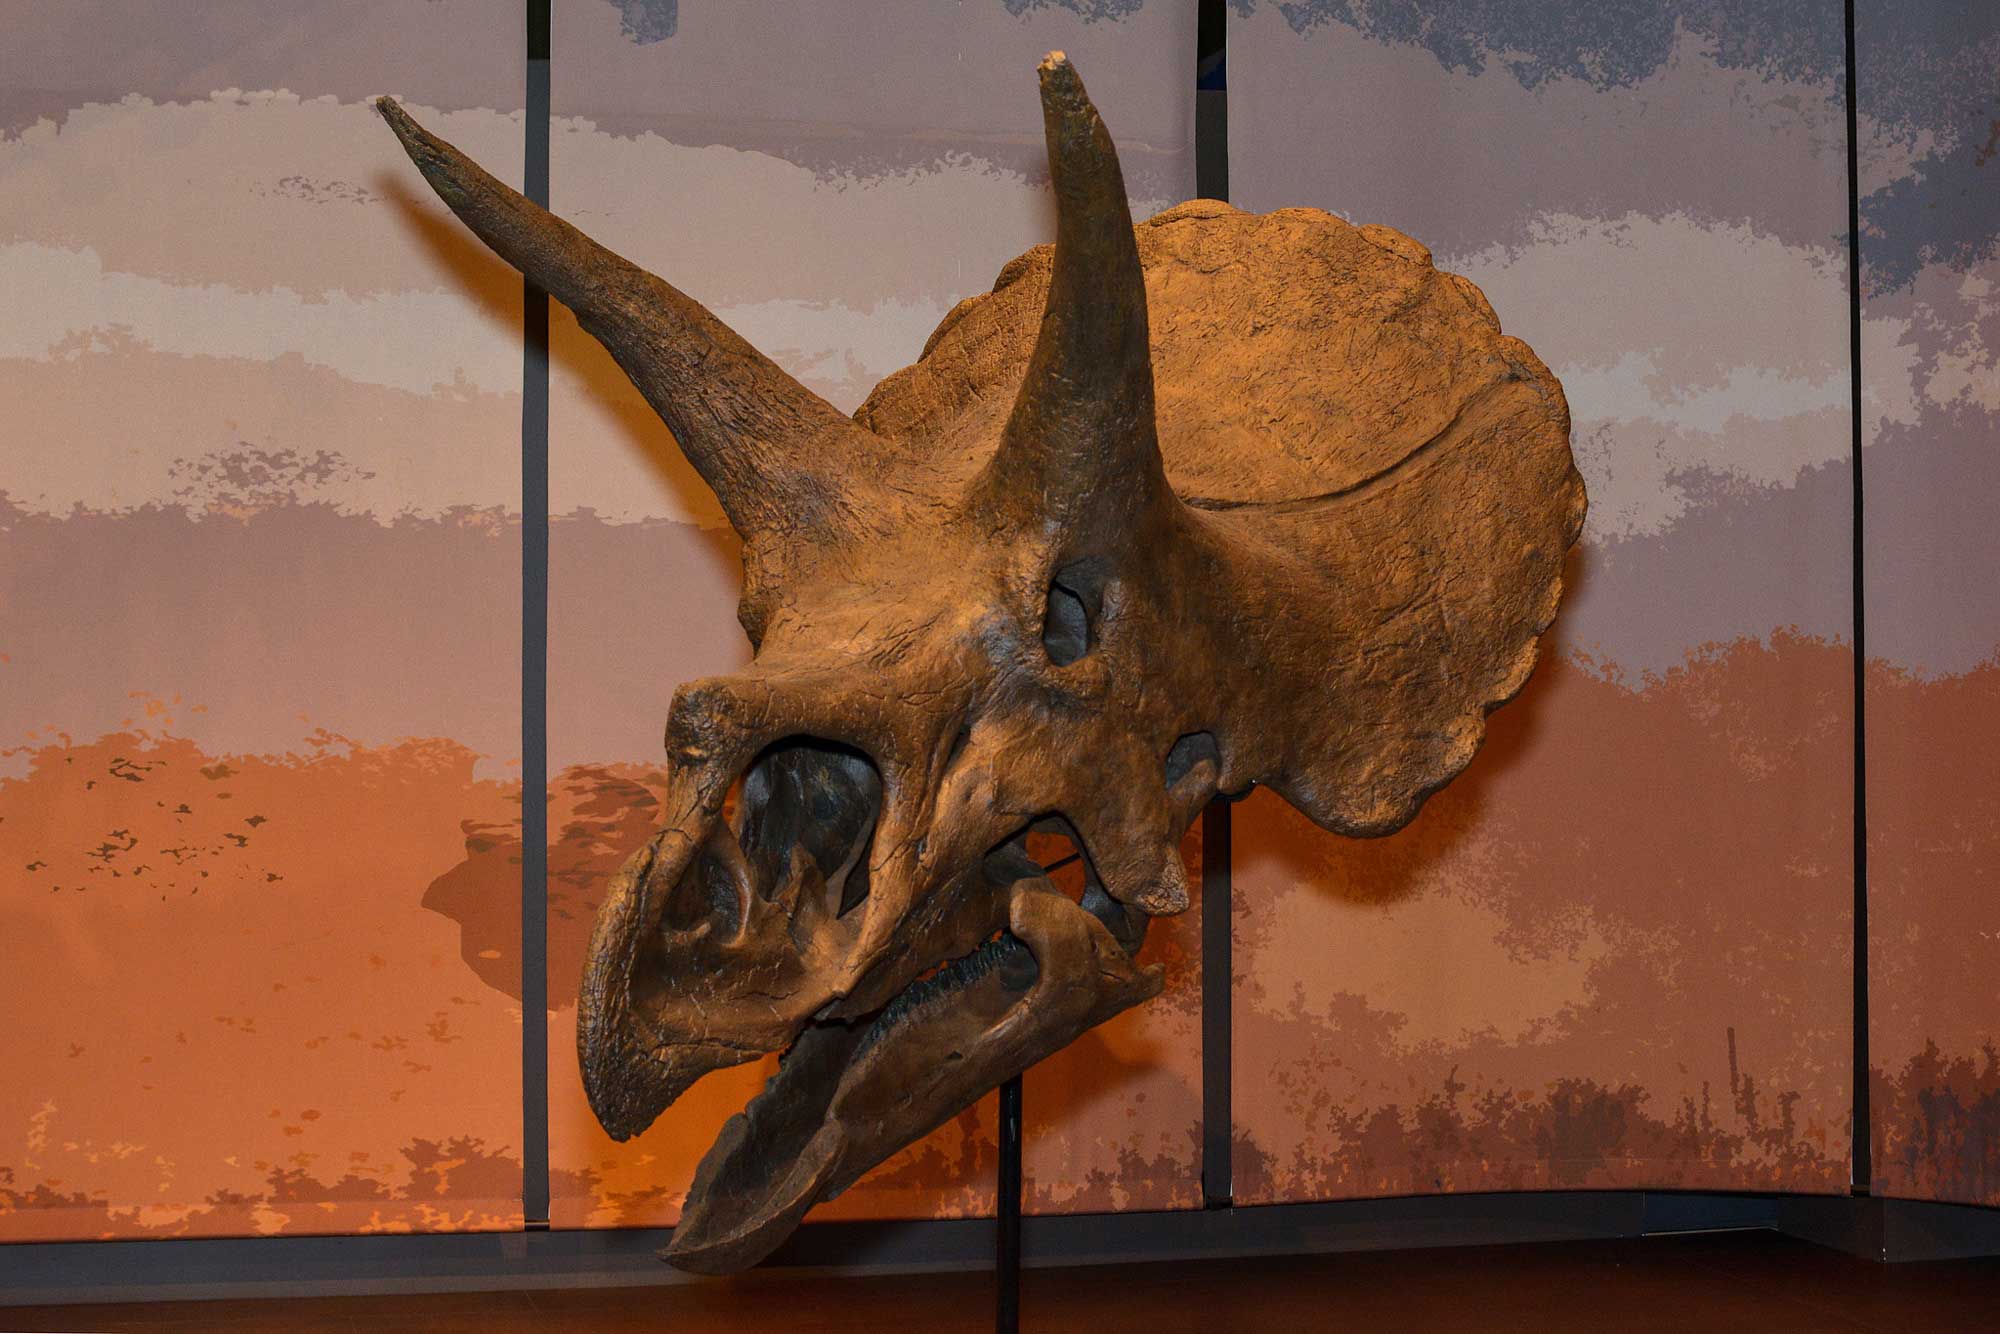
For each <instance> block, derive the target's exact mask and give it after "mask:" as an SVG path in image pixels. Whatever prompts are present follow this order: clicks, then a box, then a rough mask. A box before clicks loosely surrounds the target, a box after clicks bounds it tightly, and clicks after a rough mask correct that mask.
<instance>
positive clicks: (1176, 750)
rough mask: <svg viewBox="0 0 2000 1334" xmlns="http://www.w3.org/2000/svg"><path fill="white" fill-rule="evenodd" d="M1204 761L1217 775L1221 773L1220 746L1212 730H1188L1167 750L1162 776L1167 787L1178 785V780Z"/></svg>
mask: <svg viewBox="0 0 2000 1334" xmlns="http://www.w3.org/2000/svg"><path fill="white" fill-rule="evenodd" d="M1204 761H1206V762H1207V764H1208V765H1209V767H1210V768H1212V769H1214V770H1215V773H1216V775H1217V776H1218V777H1220V776H1221V773H1222V747H1221V746H1219V745H1217V744H1216V740H1215V733H1213V732H1189V733H1187V734H1186V735H1184V736H1182V737H1181V738H1180V739H1179V740H1178V741H1176V742H1174V744H1173V748H1172V749H1171V750H1169V751H1168V752H1167V762H1166V766H1165V772H1164V774H1163V777H1164V778H1165V780H1166V785H1167V787H1168V788H1169V789H1172V788H1174V787H1177V786H1179V784H1180V781H1181V780H1182V779H1183V778H1186V777H1187V776H1188V775H1189V774H1191V773H1193V772H1194V771H1195V769H1196V768H1197V767H1199V766H1200V765H1201V764H1202V763H1203V762H1204Z"/></svg>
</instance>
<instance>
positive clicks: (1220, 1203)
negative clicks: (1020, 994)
mask: <svg viewBox="0 0 2000 1334" xmlns="http://www.w3.org/2000/svg"><path fill="white" fill-rule="evenodd" d="M1197 14H1198V18H1197V21H1196V29H1197V31H1196V39H1195V47H1196V55H1195V68H1196V71H1197V78H1198V81H1199V82H1201V83H1202V85H1203V86H1202V87H1198V88H1197V89H1196V92H1195V95H1194V102H1195V135H1194V137H1195V194H1197V195H1199V196H1200V197H1201V198H1203V199H1223V200H1226V199H1228V197H1229V102H1228V96H1229V95H1228V93H1227V91H1226V88H1227V69H1226V66H1225V65H1224V63H1223V62H1224V61H1225V59H1226V57H1227V54H1228V31H1229V29H1228V15H1227V13H1226V12H1225V11H1224V7H1223V0H1201V4H1200V8H1199V10H1198V11H1197ZM1201 71H1216V72H1219V73H1220V75H1221V77H1220V78H1217V77H1215V75H1214V74H1210V75H1209V77H1207V78H1206V79H1202V78H1201V75H1200V72H1201ZM1217 84H1221V85H1222V86H1221V87H1217V86H1216V85H1217ZM1232 888H1233V887H1232V885H1231V882H1230V808H1229V801H1228V799H1227V798H1224V797H1217V798H1216V799H1215V800H1214V801H1211V802H1210V803H1209V804H1208V807H1207V809H1206V810H1204V811H1203V812H1202V816H1201V1201H1202V1206H1203V1207H1204V1208H1207V1209H1226V1208H1228V1207H1229V1206H1230V1205H1231V1203H1232V1202H1233V1201H1234V1198H1235V1182H1234V1178H1233V1175H1232V1170H1231V1164H1230V1143H1231V1140H1232V1139H1233V1138H1234V1131H1235V1109H1234V1107H1233V1106H1232V1103H1231V1097H1232V1094H1233V1091H1234V1087H1233V1086H1234V1078H1235V1076H1234V1071H1233V1067H1234V1060H1233V1057H1232V1054H1231V1053H1232V1051H1233V1047H1232V1029H1233V1027H1234V1015H1233V1010H1232V1006H1231V1002H1232V999H1233V997H1232V990H1233V987H1234V985H1235V972H1236V969H1235V962H1234V957H1233V954H1232V944H1233V941H1232V937H1231V934H1230V932H1231V925H1232V921H1233V919H1234V917H1235V910H1234V909H1235V896H1234V894H1233V893H1232Z"/></svg>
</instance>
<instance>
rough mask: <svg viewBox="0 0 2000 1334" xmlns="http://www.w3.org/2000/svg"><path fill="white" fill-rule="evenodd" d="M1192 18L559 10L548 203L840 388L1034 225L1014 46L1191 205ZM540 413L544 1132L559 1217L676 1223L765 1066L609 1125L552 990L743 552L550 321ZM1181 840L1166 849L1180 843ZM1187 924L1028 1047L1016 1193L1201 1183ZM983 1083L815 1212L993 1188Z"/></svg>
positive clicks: (1066, 9) (837, 397)
mask: <svg viewBox="0 0 2000 1334" xmlns="http://www.w3.org/2000/svg"><path fill="white" fill-rule="evenodd" d="M1194 37H1195V33H1194V13H1193V9H1192V7H1191V6H1188V7H1183V6H1175V5H1149V6H1146V7H1145V8H1144V9H1143V10H1141V9H1140V7H1139V6H1137V5H1111V6H1107V5H1099V4H1027V3H1021V0H981V2H980V3H969V4H942V3H932V2H931V0H893V2H891V3H877V4H869V5H867V6H854V5H847V4H838V3H833V2H832V0H816V2H815V3H805V4H795V5H787V6H784V7H782V8H781V9H780V8H776V7H765V6H751V5H738V4H733V3H724V0H702V2H701V3H693V2H692V0H689V2H687V3H681V4H678V5H675V4H642V3H627V4H624V5H622V6H621V5H611V4H603V3H593V4H579V5H565V6H562V7H560V8H559V10H558V12H557V13H556V16H555V32H554V39H553V51H552V56H553V59H552V64H551V71H552V80H553V108H554V113H555V121H554V126H553V147H552V151H551V173H552V193H553V202H554V205H555V208H556V210H557V211H558V212H560V213H562V214H563V215H564V216H566V217H569V218H571V219H573V220H574V221H575V222H576V223H577V224H578V225H579V226H582V227H584V228H585V229H586V230H589V231H590V232H592V233H593V234H594V235H595V236H597V237H598V238H599V239H601V240H602V241H604V242H605V243H606V244H608V245H610V246H611V247H612V248H613V249H615V250H618V251H620V252H621V253H623V254H625V255H626V256H628V257H630V258H632V259H634V260H636V261H637V262H639V263H641V264H643V265H645V266H647V267H648V268H650V269H652V270H654V271H655V272H657V273H659V274H661V275H662V276H663V277H665V278H667V279H668V280H669V281H670V282H673V283H675V284H677V285H679V286H681V287H683V288H684V289H685V290H686V291H688V292H689V293H690V294H691V295H692V296H694V297H695V298H696V299H697V300H700V301H702V302H703V303H705V304H706V305H708V306H709V307H710V308H711V309H713V310H715V311H716V313H717V314H718V315H720V316H721V317H722V318H723V319H724V320H725V321H727V322H728V323H729V324H730V325H731V326H732V327H734V328H735V329H736V330H738V331H739V332H740V333H742V334H743V335H744V336H745V337H747V338H749V339H750V340H751V341H752V342H753V343H755V344H756V345H757V346H759V347H760V348H762V349H763V350H764V351H765V352H767V353H769V354H770V355H771V356H773V357H774V358H776V359H777V361H778V362H779V363H780V364H781V365H783V366H784V367H785V368H786V369H787V370H789V371H790V372H791V373H792V374H794V375H796V376H798V377H799V378H800V379H802V380H803V381H804V382H805V383H806V384H807V385H808V386H810V387H811V388H812V389H814V390H815V391H817V392H818V393H820V394H822V395H823V396H825V397H826V398H827V399H828V400H829V401H831V402H832V403H834V404H835V405H836V406H838V407H840V408H842V409H844V410H851V409H853V408H854V407H856V406H858V405H859V404H860V402H861V400H862V399H863V398H864V397H865V396H866V395H867V393H868V391H869V390H870V389H871V388H872V387H873V386H874V384H875V383H876V381H878V380H879V379H881V378H882V377H883V376H885V375H887V374H889V373H890V372H891V371H894V370H897V369H899V368H900V367H902V366H904V365H907V364H908V363H910V362H911V361H914V360H915V359H916V358H917V356H918V354H919V353H920V352H921V351H922V348H923V344H924V340H925V339H926V338H927V337H928V336H929V334H930V332H931V330H932V329H933V328H935V327H936V325H937V323H938V321H939V320H940V319H942V318H943V317H944V315H945V313H946V312H947V311H949V310H950V309H951V308H952V306H953V305H955V304H956V303H957V302H958V300H959V299H960V298H961V297H964V296H967V295H970V294H971V293H974V292H978V291H983V290H985V289H986V288H988V287H989V286H990V285H991V284H992V281H993V278H994V276H995V275H996V274H997V273H998V272H999V270H1000V267H1001V265H1002V264H1004V263H1005V262H1006V261H1007V260H1009V259H1011V258H1012V257H1013V256H1015V255H1016V254H1018V253H1020V252H1021V251H1023V250H1025V249H1027V248H1028V247H1030V246H1032V245H1035V244H1038V243H1040V242H1043V241H1045V240H1048V239H1049V238H1050V237H1051V236H1052V235H1053V230H1054V216H1053V208H1052V205H1051V203H1050V201H1049V199H1048V196H1047V190H1046V182H1047V175H1046V173H1047V164H1046V152H1045V149H1044V146H1043V139H1042V129H1041V112H1040V105H1039V102H1038V100H1037V93H1036V78H1035V72H1034V71H1035V65H1036V62H1037V61H1038V60H1039V59H1040V58H1041V56H1042V54H1043V53H1044V52H1046V51H1048V50H1050V49H1051V48H1057V47H1060V48H1064V49H1066V50H1068V51H1069V52H1070V54H1071V55H1072V56H1073V57H1074V58H1075V59H1076V60H1077V62H1078V65H1079V67H1080V68H1081V69H1082V70H1083V71H1084V73H1085V77H1086V78H1087V79H1088V80H1089V83H1090V88H1091V91H1092V94H1093V96H1094V97H1095V98H1096V100H1097V102H1098V105H1099V106H1100V107H1101V108H1103V111H1104V114H1105V116H1106V118H1107V121H1108V123H1109V124H1110V126H1111V128H1112V131H1113V133H1114V134H1115V135H1116V137H1117V140H1118V144H1119V149H1120V152H1121V155H1122V158H1123V161H1124V165H1125V171H1126V181H1127V183H1128V185H1129V187H1130V189H1131V192H1132V195H1133V201H1134V211H1135V213H1137V214H1138V215H1139V216H1142V217H1143V216H1146V215H1148V214H1150V213H1152V212H1154V211H1157V210H1158V209H1160V208H1162V207H1165V206H1167V205H1169V204H1173V203H1177V202H1179V201H1180V200H1182V199H1185V198H1187V197H1189V196H1190V195H1192V194H1193V193H1194V163H1193V151H1192V143H1193V70H1194V64H1195V52H1194ZM553 343H554V362H555V365H554V370H553V376H552V382H551V393H552V406H551V414H550V416H551V421H550V441H551V443H550V453H551V482H550V486H551V502H550V509H551V513H552V515H553V528H552V534H551V570H550V603H551V608H552V611H551V624H550V640H551V643H550V669H549V678H550V680H549V746H550V770H551V784H550V800H551V803H552V804H551V809H550V822H549V824H550V840H551V848H550V867H549V875H550V882H549V911H550V917H549V940H550V961H549V979H550V983H549V1006H550V1015H549V1126H550V1162H551V1167H552V1170H553V1172H554V1181H553V1202H552V1205H551V1213H552V1215H553V1220H552V1221H553V1222H554V1223H555V1225H556V1226H558V1227H576V1226H599V1225H619V1224H642V1223H643V1224H657V1223H671V1222H672V1221H674V1219H675V1218H677V1217H678V1215H679V1210H680V1202H681V1198H682V1195H683V1193H684V1192H685V1190H686V1187H687V1184H688V1182H689V1181H690V1180H691V1178H692V1176H693V1171H694V1166H695V1164H696V1162H697V1161H698V1160H699V1158H700V1156H701V1154H702V1153H703V1152H705V1151H706V1149H707V1147H708V1145H709V1143H710V1142H711V1141H712V1140H713V1138H714V1136H715V1134H716V1132H717V1131H718V1130H719V1129H720V1128H721V1125H722V1122H723V1121H724V1120H725V1119H726V1118H727V1117H728V1116H729V1115H730V1114H731V1113H733V1112H735V1111H737V1110H739V1109H740V1108H741V1107H742V1106H743V1104H744V1103H745V1102H747V1101H748V1100H749V1098H750V1097H751V1096H752V1095H753V1094H754V1093H755V1092H756V1091H757V1090H758V1089H759V1088H760V1087H762V1084H763V1081H764V1080H765V1079H766V1078H768V1076H769V1075H770V1073H771V1068H772V1063H770V1062H766V1063H761V1064H756V1065H751V1066H745V1067H740V1068H738V1069H736V1070H733V1071H725V1072H721V1073H718V1074H715V1075H712V1076H710V1077H709V1078H708V1079H706V1080H704V1081H703V1082H702V1083H701V1084H699V1085H697V1086H696V1087H695V1088H694V1089H693V1090H692V1091H691V1092H690V1093H689V1094H688V1095H686V1096H685V1097H684V1098H683V1099H682V1101H681V1102H680V1103H679V1104H677V1105H676V1106H675V1107H674V1108H672V1109H670V1110H669V1111H668V1113H667V1114H666V1115H665V1116H663V1117H662V1118H661V1120H660V1122H659V1123H658V1124H657V1125H656V1126H655V1127H654V1128H653V1129H652V1130H651V1131H650V1132H649V1133H647V1134H646V1135H644V1136H642V1137H640V1138H638V1139H636V1140H634V1141H632V1142H630V1143H627V1144H624V1145H616V1144H613V1143H612V1142H611V1141H610V1140H609V1139H607V1138H606V1137H605V1135H604V1134H603V1132H602V1131H601V1130H600V1129H599V1128H598V1126H597V1124H596V1121H595V1120H594V1119H593V1118H592V1117H591V1115H590V1112H589V1109H588V1107H587V1106H586V1105H585V1102H584V1098H583V1092H582V1088H581V1081H580V1079H579V1077H578V1074H577V1066H576V1057H575V1032H576V986H577V981H578V976H579V973H580V971H581V965H582V957H583V951H584V946H585V943H586V941H587V938H588V933H589V927H590V921H591V918H592V916H593V915H594V913H595V909H596V904H597V895H598V893H599V891H600V889H601V887H602V886H603V884H604V882H605V881H606V879H607V878H608V877H609V875H610V874H611V872H612V871H613V870H615V869H616V867H617V866H618V865H619V864H620V863H621V862H622V861H623V860H624V859H625V857H626V856H627V855H629V853H630V852H631V851H632V850H633V849H634V848H636V847H637V846H638V845H639V844H640V843H641V842H642V841H643V840H644V839H645V838H646V837H647V836H648V834H649V833H650V832H651V831H652V829H653V828H654V827H655V825H656V823H657V821H658V817H659V805H658V793H659V791H660V785H661V780H662V777H663V775H662V773H661V771H660V767H659V766H660V763H661V758H662V752H661V741H660V738H661V734H662V729H663V726H664V723H665V720H666V715H667V709H668V705H669V702H670V701H671V699H672V696H673V692H674V688H675V687H676V686H677V685H679V684H680V683H681V682H682V681H685V680H688V679H691V678H693V677H697V676H702V675H707V674H711V673H715V672H720V671H727V670H731V669H732V668H734V667H735V666H737V665H738V664H740V663H742V662H743V661H744V660H745V659H746V658H747V656H748V645H747V643H746V642H745V640H744V637H743V633H742V631H741V630H740V629H739V628H738V627H737V625H736V620H735V603H736V594H737V585H738V570H737V546H736V541H735V538H734V536H733V534H732V533H731V532H730V531H729V529H728V527H727V526H726V524H725V523H724V521H723V518H722V515H721V512H720V510H719V508H718V507H717V505H716V502H715V499H714V497H713V496H712V495H711V494H710V493H709V492H708V491H707V489H706V488H705V487H704V486H703V484H702V483H701V482H700V480H699V479H698V478H696V477H695V475H694V474H693V472H692V470H691V469H689V468H688V466H687V465H686V464H685V463H684V462H683V461H682V459H681V457H680V455H679V453H678V452H677V450H676V449H675V447H674V445H673V442H672V439H671V437H670V436H669V435H668V434H667V433H666V431H665V429H664V428H663V427H661V425H660V424H659V422H658V420H657V419H656V418H655V417H654V416H653V414H652V412H651V410H650V409H649V408H647V407H646V406H645V404H644V403H643V402H642V401H641V400H640V398H639V397H638V395H637V393H636V392H635V391H634V390H633V389H632V388H631V386H630V385H629V383H628V382H627V381H626V379H625V377H624V375H623V374H622V373H621V372H620V371H619V370H618V369H617V368H616V366H615V365H614V364H613V363H612V361H611V359H610V358H609V356H608V355H606V354H605V353H604V352H603V351H602V350H601V349H600V348H599V347H598V345H597V344H596V343H595V342H594V341H592V340H591V339H590V338H589V337H588V336H586V335H584V334H582V333H581V332H580V331H579V330H578V329H577V327H576V324H575V322H574V320H573V319H571V318H570V316H569V314H568V312H566V311H562V310H557V311H556V312H555V314H554V333H553ZM1191 851H1192V850H1191ZM1197 917H1198V914H1197V913H1193V912H1191V913H1189V914H1187V915H1186V916H1185V917H1183V918H1182V919H1180V920H1177V921H1171V922H1163V923H1161V924H1159V926H1158V927H1156V928H1155V939H1154V941H1153V942H1152V944H1151V945H1150V946H1149V948H1150V949H1151V950H1153V951H1154V954H1153V955H1152V956H1151V957H1156V958H1162V959H1165V960H1166V961H1167V962H1168V964H1169V967H1170V970H1171V971H1170V981H1169V987H1168V991H1167V994H1166V995H1165V996H1163V997H1162V998H1160V999H1159V1000H1157V1001H1155V1002H1153V1003H1151V1004H1149V1005H1147V1006H1144V1007H1141V1009H1139V1010H1137V1011H1134V1012H1131V1013H1129V1014H1127V1015H1125V1016H1123V1017H1121V1018H1120V1019H1118V1020H1117V1021H1115V1022H1113V1023H1112V1024H1109V1025H1107V1026H1105V1027H1103V1028H1100V1029H1098V1030H1096V1031H1094V1032H1093V1033H1091V1034H1089V1035H1088V1036H1086V1037H1085V1038H1084V1039H1083V1040H1082V1041H1080V1042H1079V1043H1077V1044H1076V1045H1075V1046H1074V1047H1072V1048H1071V1049H1069V1050H1068V1051H1066V1052H1064V1053H1063V1054H1061V1055H1060V1056H1058V1057H1056V1058H1054V1059H1053V1060H1051V1061H1049V1062H1046V1063H1045V1064H1044V1065H1042V1066H1040V1067H1038V1068H1037V1069H1036V1070H1035V1071H1034V1072H1033V1073H1032V1074H1031V1075H1030V1076H1029V1077H1028V1081H1027V1089H1026V1107H1027V1115H1028V1150H1027V1163H1026V1175H1027V1179H1028V1190H1029V1203H1030V1207H1031V1208H1037V1209H1043V1210H1050V1209H1054V1210H1084V1209H1111V1208H1164V1207H1173V1206H1183V1205H1188V1204H1192V1203H1194V1202H1196V1201H1197V1200H1198V1198H1199V1185H1198V1177H1199V1152H1198V1138H1199V1120H1200V1105H1201V1097H1200V1061H1201V1053H1200V1045H1199V1019H1198V1009H1199V1002H1198V996H1197V987H1196V982H1197V977H1198V972H1199V966H1198V961H1197V960H1196V959H1195V958H1194V951H1195V950H1196V945H1197V942H1198V940H1199V938H1200V923H1199V921H1198V920H1197ZM993 1122H994V1112H993V1100H992V1099H990V1098H989V1099H988V1100H986V1102H985V1103H983V1104H982V1105H980V1106H978V1107H976V1108H974V1109H972V1110H970V1111H968V1112H966V1113H965V1114H963V1115H962V1116H960V1117H959V1118H958V1119H957V1120H956V1121H955V1122H954V1123H952V1124H948V1125H946V1126H945V1127H943V1128H942V1129H941V1130H939V1131H938V1132H937V1133H936V1134H934V1135H932V1136H930V1137H929V1138H928V1139H926V1140H924V1141H923V1142H921V1143H919V1144H917V1145H914V1146H912V1147H911V1148H910V1149H908V1150H906V1151H905V1152H904V1153H902V1154H900V1155H898V1156H897V1157H896V1158H894V1159H892V1160H891V1161H889V1162H888V1163H886V1164H884V1165H883V1166H882V1167H881V1168H879V1169H878V1170H877V1171H876V1172H874V1173H873V1174H871V1175H870V1176H869V1177H868V1178H866V1179H865V1180H863V1181H862V1182H861V1183H860V1184H858V1185H857V1186H855V1187H854V1188H853V1189H852V1190H850V1191H848V1192H847V1194H846V1195H844V1196H843V1197H842V1198H841V1199H840V1200H839V1201H837V1202H835V1203H834V1204H833V1205H832V1206H830V1207H827V1208H822V1209H821V1210H819V1211H817V1213H816V1215H815V1216H816V1217H829V1216H831V1217H838V1216H864V1215H873V1216H884V1215H890V1216H895V1215H903V1216H930V1215H952V1214H963V1213H967V1212H978V1211H982V1210H987V1209H990V1208H991V1195H992V1184H991V1183H992V1177H993V1170H994V1166H995V1162H994V1154H995V1150H994V1147H993Z"/></svg>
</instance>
